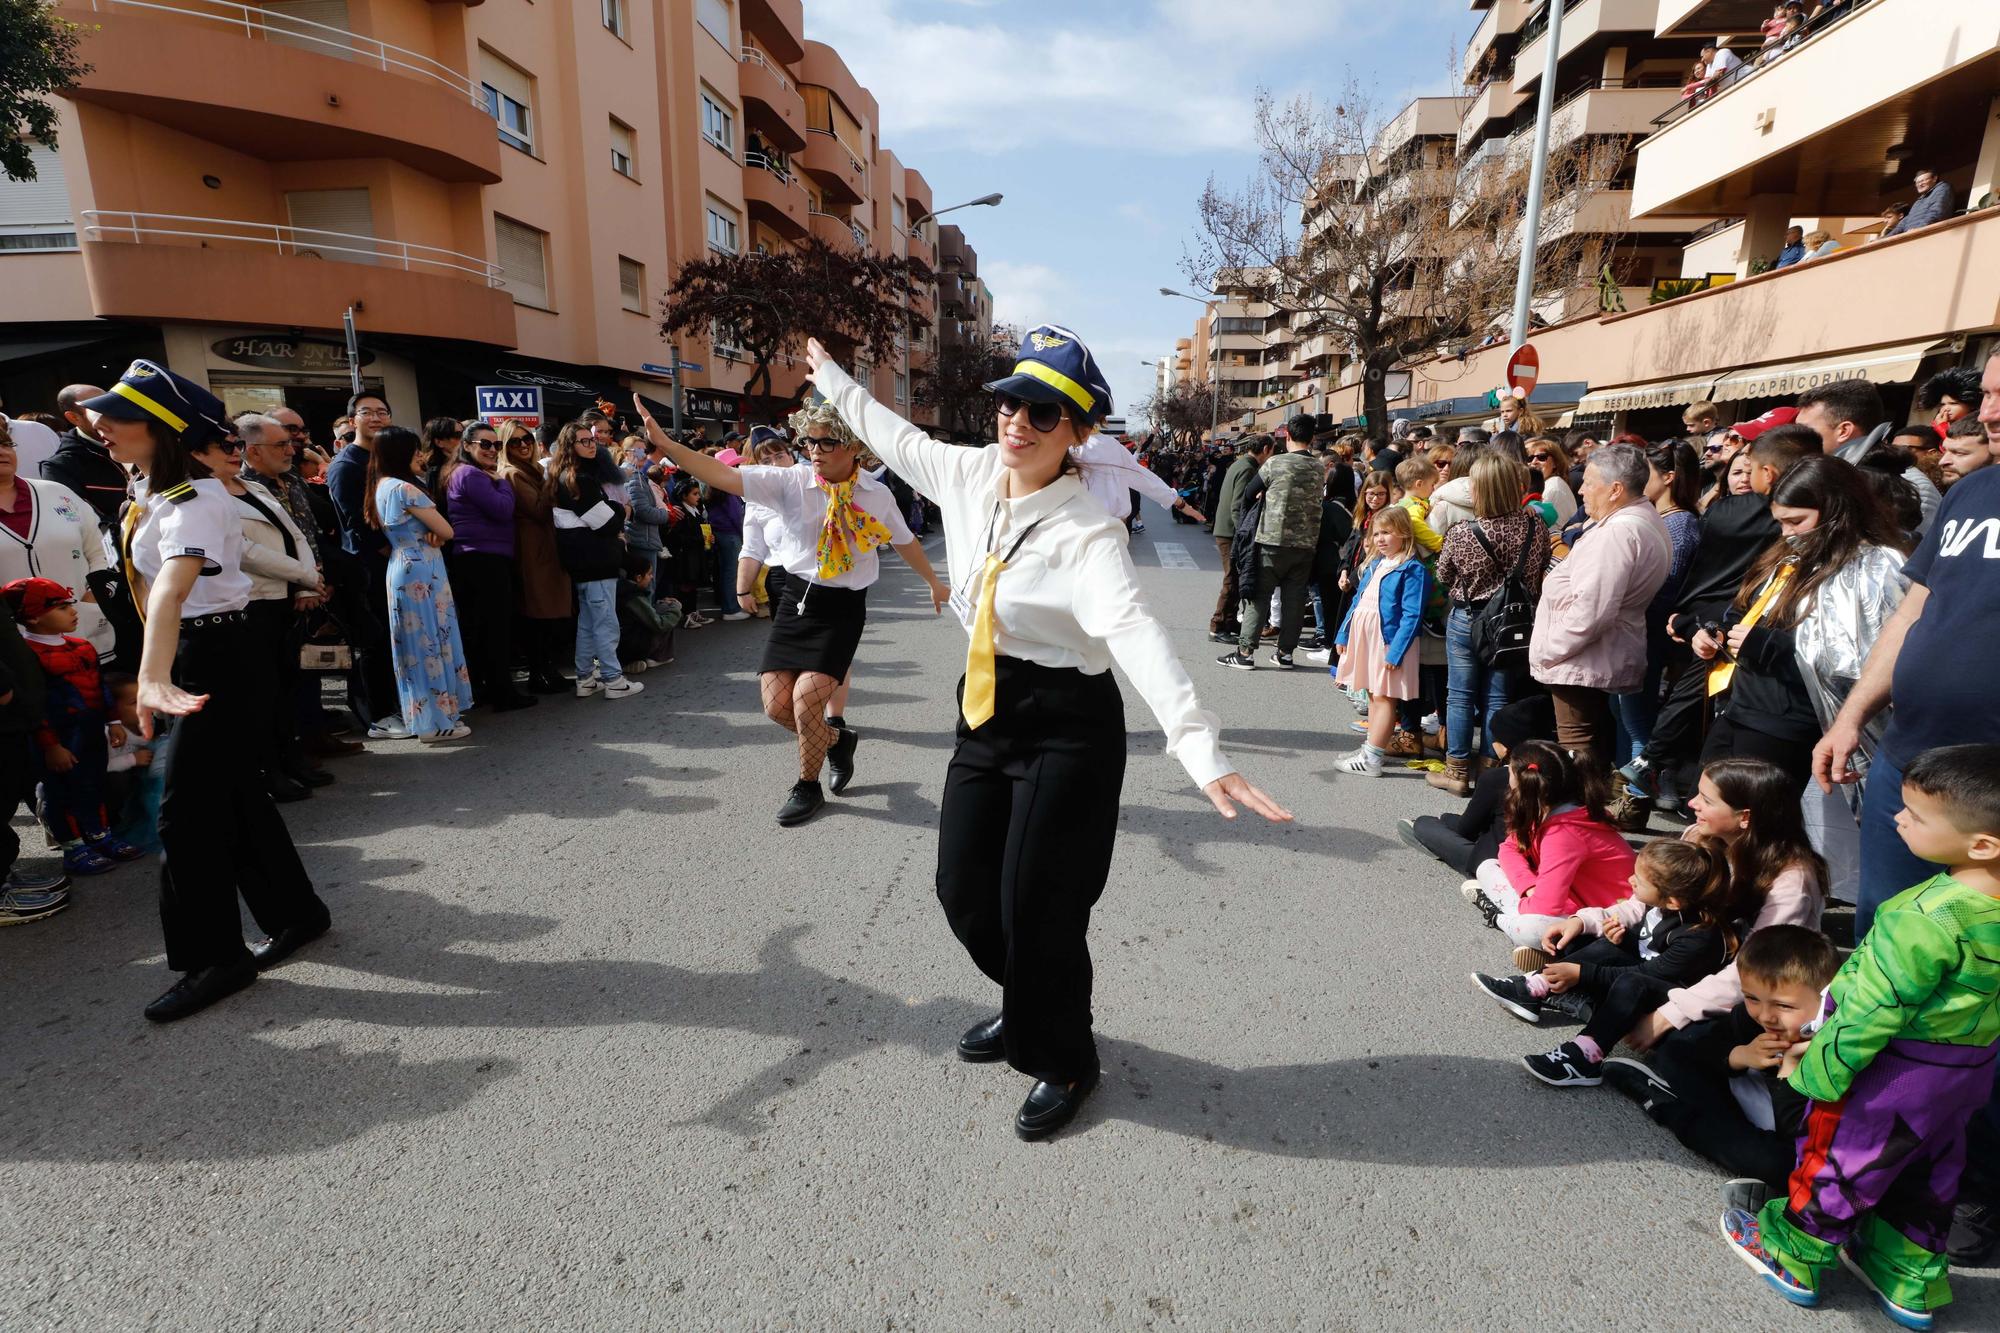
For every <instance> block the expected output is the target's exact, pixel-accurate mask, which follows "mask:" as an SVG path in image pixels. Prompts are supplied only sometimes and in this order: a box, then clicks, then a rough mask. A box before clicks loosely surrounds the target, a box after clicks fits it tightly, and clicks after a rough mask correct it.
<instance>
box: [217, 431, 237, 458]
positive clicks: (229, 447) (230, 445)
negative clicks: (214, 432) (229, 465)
mask: <svg viewBox="0 0 2000 1333" xmlns="http://www.w3.org/2000/svg"><path fill="white" fill-rule="evenodd" d="M215 447H216V448H218V449H220V450H222V452H223V453H225V454H240V453H242V452H243V441H242V440H241V439H239V438H238V437H236V436H234V435H232V436H230V437H229V438H228V439H226V440H217V441H216V442H215Z"/></svg>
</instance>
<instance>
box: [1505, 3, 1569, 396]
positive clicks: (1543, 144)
mask: <svg viewBox="0 0 2000 1333" xmlns="http://www.w3.org/2000/svg"><path fill="white" fill-rule="evenodd" d="M1563 9H1564V5H1563V0H1550V4H1549V8H1548V15H1549V29H1548V33H1547V34H1546V35H1547V38H1548V43H1549V54H1548V62H1547V64H1546V65H1544V67H1543V69H1542V95H1541V100H1540V101H1539V102H1538V103H1537V104H1536V106H1535V157H1534V163H1533V165H1532V166H1530V167H1529V168H1528V212H1527V216H1526V217H1525V218H1524V219H1523V220H1522V227H1523V232H1522V236H1521V271H1520V273H1519V274H1518V275H1517V276H1516V277H1515V279H1514V330H1513V332H1514V338H1513V350H1514V351H1517V352H1518V351H1520V350H1521V348H1522V346H1523V345H1524V344H1526V342H1527V341H1528V307H1529V306H1530V305H1532V304H1533V303H1534V299H1535V251H1536V249H1537V248H1538V247H1539V246H1540V244H1541V239H1542V188H1543V185H1544V184H1545V182H1546V181H1547V179H1548V174H1549V126H1550V123H1551V121H1552V120H1553V117H1554V111H1555V102H1556V61H1557V58H1558V57H1559V56H1560V55H1561V53H1562V27H1563ZM1507 387H1508V389H1509V390H1512V388H1513V387H1514V386H1513V385H1511V384H1510V385H1508V386H1507Z"/></svg>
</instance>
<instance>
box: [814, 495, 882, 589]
mask: <svg viewBox="0 0 2000 1333" xmlns="http://www.w3.org/2000/svg"><path fill="white" fill-rule="evenodd" d="M817 480H818V482H819V488H820V489H821V490H822V491H825V492H826V523H825V524H824V526H822V527H821V528H820V530H819V577H820V581H821V582H822V583H824V582H826V581H827V580H829V579H837V578H839V577H840V576H841V575H842V574H845V573H846V572H847V571H848V570H850V569H853V568H854V557H855V556H857V555H860V554H862V553H863V552H866V551H872V550H874V549H875V548H876V547H878V546H887V545H888V544H889V542H890V537H889V529H888V527H887V526H886V525H884V524H883V522H882V520H881V519H879V518H877V517H875V516H874V515H873V514H871V513H869V512H868V511H867V510H865V509H863V508H861V507H860V506H859V505H857V504H855V503H854V484H855V482H857V481H859V480H860V477H859V476H858V475H857V476H853V477H849V478H848V479H847V480H846V481H828V480H827V479H826V478H825V477H819V478H817Z"/></svg>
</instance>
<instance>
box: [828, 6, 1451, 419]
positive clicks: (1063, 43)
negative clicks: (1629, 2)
mask: <svg viewBox="0 0 2000 1333" xmlns="http://www.w3.org/2000/svg"><path fill="white" fill-rule="evenodd" d="M1478 17H1479V16H1478V14H1477V13H1475V12H1474V11H1473V10H1472V9H1471V7H1470V6H1469V5H1468V4H1467V3H1466V0H1068V3H1061V2H1059V0H806V4H805V18H806V35H807V36H808V37H810V38H812V39H814V40H816V41H823V42H826V43H828V44H829V45H832V46H833V47H834V48H835V49H837V50H838V51H839V52H840V53H841V55H842V57H843V58H844V59H845V60H846V61H847V64H848V67H849V68H850V69H852V70H853V71H854V75H855V77H856V78H857V79H858V80H860V82H861V83H862V84H863V85H864V86H865V87H867V88H868V89H869V90H870V91H871V92H873V93H874V94H875V97H876V99H877V100H878V101H879V102H880V103H881V107H882V125H881V127H880V129H881V137H882V142H883V143H884V144H885V145H887V146H888V147H890V148H892V149H893V150H894V151H895V152H896V154H897V155H898V156H899V157H900V158H901V159H902V161H903V163H904V165H906V166H912V167H915V168H917V169H918V170H919V171H921V172H923V174H924V178H925V179H926V180H928V181H929V182H930V183H931V189H932V191H933V194H934V197H935V201H936V203H937V206H938V207H939V208H944V207H947V206H949V205H951V204H955V203H959V202H961V201H963V200H966V199H971V198H975V197H977V196H979V195H982V194H986V193H988V192H990V191H993V190H999V191H1002V192H1004V193H1005V194H1006V196H1007V198H1006V201H1005V202H1004V203H1002V204H1001V205H1000V206H999V207H998V208H977V209H967V210H965V211H964V212H961V213H954V214H953V215H952V218H951V220H952V221H953V222H956V223H958V224H959V225H960V226H962V227H964V228H965V231H966V236H967V239H968V240H970V241H971V243H972V246H973V248H974V249H975V250H977V251H978V253H979V268H980V273H981V275H982V276H984V277H985V278H986V280H987V281H988V282H989V283H990V284H991V285H992V287H993V292H994V297H995V300H996V303H997V309H998V315H999V318H1000V319H1002V320H1003V321H1009V322H1014V323H1023V324H1028V323H1036V322H1040V321H1042V320H1054V321H1057V322H1061V323H1066V324H1068V325H1069V326H1070V327H1071V328H1073V329H1075V330H1076V331H1077V332H1078V333H1079V334H1081V335H1082V337H1083V339H1084V340H1085V341H1086V342H1087V343H1089V344H1090V346H1091V348H1092V350H1093V351H1094V352H1095V353H1096V354H1097V356H1098V359H1099V361H1100V362H1101V363H1102V364H1103V367H1104V370H1105V373H1106V374H1107V375H1108V376H1109V377H1110V380H1111V387H1112V392H1113V394H1114V396H1115V398H1116V400H1117V408H1118V410H1119V411H1120V412H1125V411H1128V410H1131V409H1135V408H1136V407H1137V406H1138V404H1139V402H1140V401H1141V400H1142V399H1144V398H1145V397H1146V396H1148V395H1150V394H1151V393H1152V389H1153V372H1152V370H1151V369H1149V368H1147V367H1145V366H1142V365H1140V364H1139V362H1140V360H1141V359H1142V358H1143V359H1146V360H1151V359H1153V358H1155V357H1158V356H1160V355H1161V354H1163V353H1165V352H1167V351H1169V350H1170V349H1171V348H1172V347H1173V344H1174V339H1175V338H1178V337H1184V336H1186V334H1187V332H1188V329H1189V326H1190V325H1191V324H1192V323H1193V319H1194V316H1195V315H1197V314H1199V313H1200V312H1199V310H1198V308H1197V307H1196V306H1194V305H1192V304H1190V303H1189V302H1186V301H1177V300H1172V299H1170V298H1166V297H1162V296H1160V295H1159V294H1158V289H1159V288H1160V287H1163V286H1166V287H1182V288H1184V289H1185V288H1187V286H1188V282H1187V279H1186V277H1185V276H1184V274H1183V272H1182V257H1183V254H1184V252H1185V251H1186V250H1187V249H1188V248H1189V246H1190V244H1191V241H1192V238H1193V236H1194V228H1195V201H1196V200H1197V198H1198V197H1199V196H1200V194H1201V191H1202V187H1203V186H1204V184H1206V182H1207V180H1208V178H1209V176H1210V175H1211V174H1213V175H1215V176H1216V177H1218V178H1219V179H1220V180H1222V181H1224V182H1235V181H1240V180H1242V179H1244V178H1245V177H1247V175H1248V174H1249V172H1250V170H1251V169H1252V167H1253V166H1254V164H1255V154H1254V148H1253V145H1252V143H1251V125H1250V119H1251V107H1252V103H1253V101H1254V99H1255V97H1256V94H1257V91H1258V89H1259V88H1260V87H1263V88H1268V89H1270V90H1271V91H1272V92H1273V93H1275V94H1278V95H1280V96H1284V95H1288V94H1290V93H1293V92H1302V91H1307V90H1312V89H1320V90H1325V91H1329V92H1332V91H1338V90H1339V89H1341V88H1343V87H1345V86H1346V84H1347V82H1348V78H1349V75H1350V73H1351V74H1352V75H1354V76H1357V77H1359V78H1360V79H1361V80H1362V81H1363V83H1364V86H1365V87H1366V88H1367V90H1368V91H1369V93H1370V95H1371V96H1373V97H1375V98H1376V99H1377V100H1378V102H1379V106H1378V110H1379V111H1381V112H1384V113H1386V114H1389V115H1393V114H1394V112H1395V111H1396V110H1397V109H1398V108H1399V107H1401V106H1402V105H1403V104H1404V103H1406V102H1407V101H1408V100H1409V99H1410V98H1411V97H1412V96H1415V95H1416V94H1418V93H1442V92H1445V91H1447V90H1448V88H1447V85H1448V83H1449V80H1450V68H1451V62H1452V60H1453V58H1454V53H1456V52H1462V51H1463V50H1464V47H1465V43H1466V41H1468V40H1469V39H1470V38H1471V35H1472V30H1473V28H1474V27H1475V26H1476V23H1477V20H1478Z"/></svg>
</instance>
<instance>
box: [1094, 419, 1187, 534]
mask: <svg viewBox="0 0 2000 1333" xmlns="http://www.w3.org/2000/svg"><path fill="white" fill-rule="evenodd" d="M1069 453H1070V457H1072V458H1074V459H1075V460H1076V461H1077V463H1078V465H1079V467H1080V468H1081V470H1082V473H1083V484H1084V487H1085V488H1086V489H1087V490H1089V492H1090V493H1091V495H1092V497H1094V498H1095V499H1096V501H1097V502H1098V503H1099V504H1101V505H1103V506H1104V512H1105V513H1107V514H1109V515H1111V517H1113V518H1115V519H1117V520H1118V521H1119V522H1120V523H1123V522H1124V521H1125V517H1126V515H1128V514H1130V513H1131V512H1132V492H1133V491H1137V492H1139V494H1141V495H1143V496H1145V497H1146V498H1147V499H1148V500H1151V501H1152V502H1153V503H1154V504H1157V505H1165V506H1166V507H1167V508H1168V509H1170V510H1171V509H1172V508H1173V507H1174V506H1175V505H1177V504H1179V503H1180V502H1181V497H1180V493H1179V492H1178V491H1176V490H1175V489H1174V488H1173V487H1171V486H1169V485H1167V483H1166V482H1164V481H1161V480H1160V478H1159V476H1158V475H1157V474H1156V473H1155V472H1154V471H1153V470H1152V469H1151V468H1149V467H1146V466H1145V465H1144V464H1142V463H1140V462H1139V460H1138V459H1136V458H1134V457H1132V451H1131V450H1130V449H1127V448H1126V447H1125V446H1124V445H1122V444H1120V443H1118V441H1116V440H1114V439H1112V438H1111V437H1110V436H1109V435H1093V436H1091V437H1090V438H1089V439H1087V440H1085V441H1084V442H1083V443H1082V444H1079V445H1077V446H1076V447H1075V448H1073V449H1071V450H1070V451H1069Z"/></svg>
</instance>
